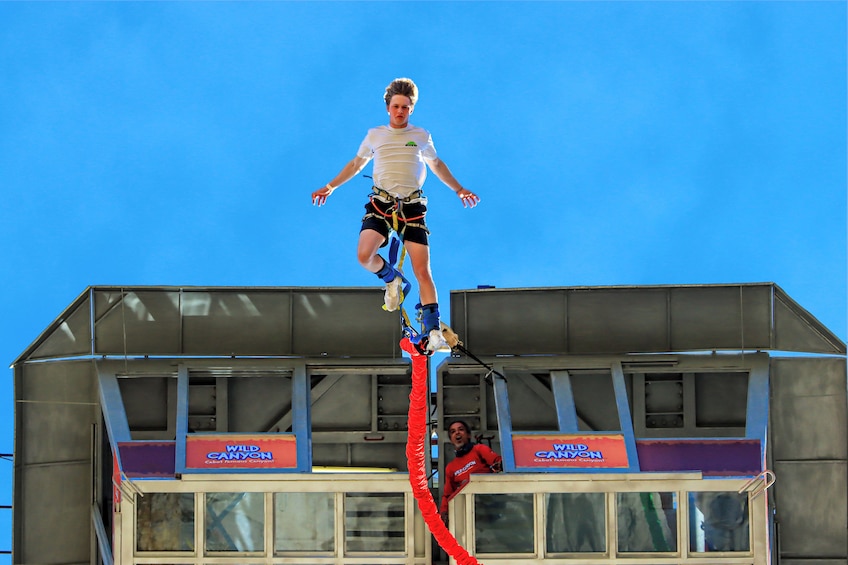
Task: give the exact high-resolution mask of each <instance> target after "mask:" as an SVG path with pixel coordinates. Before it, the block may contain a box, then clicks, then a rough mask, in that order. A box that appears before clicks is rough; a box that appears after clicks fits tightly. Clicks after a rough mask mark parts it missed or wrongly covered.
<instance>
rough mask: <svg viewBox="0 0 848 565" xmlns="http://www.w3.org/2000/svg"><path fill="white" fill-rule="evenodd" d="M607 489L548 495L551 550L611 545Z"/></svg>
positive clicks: (595, 549) (599, 548) (600, 549)
mask: <svg viewBox="0 0 848 565" xmlns="http://www.w3.org/2000/svg"><path fill="white" fill-rule="evenodd" d="M605 500H606V497H605V495H604V493H600V492H594V493H564V492H555V493H547V494H546V495H545V507H546V510H547V511H546V516H547V522H546V528H545V530H546V531H545V539H546V547H547V552H548V553H582V552H600V553H603V552H605V551H606V549H607V535H606V519H605V516H606V512H605V511H604V508H605V504H606V503H605Z"/></svg>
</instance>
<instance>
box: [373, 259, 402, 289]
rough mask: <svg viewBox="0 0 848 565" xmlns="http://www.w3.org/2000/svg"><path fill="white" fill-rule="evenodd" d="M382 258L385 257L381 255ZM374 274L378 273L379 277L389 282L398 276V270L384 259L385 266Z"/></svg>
mask: <svg viewBox="0 0 848 565" xmlns="http://www.w3.org/2000/svg"><path fill="white" fill-rule="evenodd" d="M380 259H383V258H382V257H380ZM374 274H376V275H377V276H378V277H380V278H381V279H383V282H387V283H389V282H392V281H393V280H394V279H395V277H396V276H398V272H397V270H395V268H394V267H392V266H391V265H389V262H388V261H386V260H385V259H383V268H382V269H380V270H379V271H377V272H376V273H374Z"/></svg>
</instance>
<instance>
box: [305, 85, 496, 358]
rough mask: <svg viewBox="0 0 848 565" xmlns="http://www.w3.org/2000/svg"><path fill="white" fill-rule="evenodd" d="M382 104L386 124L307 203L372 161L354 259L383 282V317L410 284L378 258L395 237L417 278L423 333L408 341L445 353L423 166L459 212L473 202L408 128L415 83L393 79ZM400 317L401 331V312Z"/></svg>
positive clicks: (419, 132)
mask: <svg viewBox="0 0 848 565" xmlns="http://www.w3.org/2000/svg"><path fill="white" fill-rule="evenodd" d="M383 99H384V101H385V103H386V111H387V112H388V114H389V124H388V125H383V126H378V127H375V128H371V129H370V130H368V133H367V135H366V136H365V139H364V140H363V141H362V143H361V144H360V146H359V150H358V151H357V152H356V156H355V157H354V158H353V159H351V160H350V162H348V163H347V164H346V165H345V166H344V167H343V168H342V170H341V171H340V172H339V173H338V174H337V175H336V176H335V177H334V178H333V179H332V180H331V181H330V182H328V183H327V184H326V185H324V186H323V187H321V188H319V189H318V190H316V191H314V192H313V193H312V204H313V205H316V206H323V205H324V204H325V203H326V201H327V198H329V197H330V195H331V194H332V193H333V191H335V190H336V189H337V188H338V187H339V186H341V185H342V184H344V183H346V182H347V181H349V180H351V179H352V178H353V177H355V176H356V175H357V174H359V173H360V171H362V169H363V168H364V167H365V165H367V164H368V162H369V161H371V160H372V159H373V160H374V171H373V177H372V180H373V181H374V186H373V187H372V194H371V195H370V197H369V199H368V202H367V203H366V204H365V215H364V216H363V218H362V227H361V229H360V232H359V243H358V246H357V258H358V259H359V263H360V264H361V265H362V266H363V267H364V268H365V269H367V270H368V271H370V272H372V273H374V274H375V275H377V276H378V277H379V278H380V279H381V280H382V281H383V282H384V283H385V285H386V292H385V297H384V301H385V304H384V306H383V308H384V309H385V310H386V311H388V312H394V311H396V310H398V309H400V307H401V304H402V303H403V301H404V299H405V298H406V295H407V294H408V292H409V290H410V288H411V285H410V283H409V281H408V280H407V279H406V278H405V277H404V276H403V275H402V274H401V271H400V269H399V268H398V267H397V266H396V265H395V261H394V260H391V261H387V260H386V259H384V258H383V257H382V256H381V255H380V254H379V253H378V251H379V250H380V248H381V247H384V246H386V245H387V244H388V242H389V236H390V234H391V233H394V234H396V235H397V237H398V238H399V239H398V240H399V241H400V242H401V243H402V245H403V248H404V251H405V252H406V253H408V254H409V258H410V261H411V262H412V270H413V273H414V274H415V278H416V280H417V281H418V293H419V297H420V303H419V304H417V305H416V307H417V308H418V310H419V318H420V321H421V325H422V331H421V333H420V334H416V335H414V336H413V337H412V339H413V340H414V341H413V343H415V344H416V346H417V347H418V348H419V350H420V351H422V352H425V353H426V354H428V355H429V354H432V353H433V352H435V351H450V345H449V344H448V343H447V342H446V341H445V338H444V335H443V334H442V330H441V320H440V314H439V303H438V294H437V292H436V284H435V282H434V281H433V274H432V271H431V268H430V247H429V240H428V235H429V233H430V232H429V230H428V229H427V226H426V224H425V221H424V217H425V216H426V214H427V197H426V196H424V193H423V191H422V186H423V185H424V180H425V179H426V177H427V167H429V168H430V170H431V171H432V172H433V174H435V175H436V176H437V177H438V178H439V180H441V181H442V182H443V183H444V184H445V185H447V186H448V187H449V188H450V189H451V190H453V191H454V192H455V193H456V195H457V196H458V197H459V199H460V200H461V201H462V205H463V206H464V207H471V208H473V207H474V206H476V205H477V203H478V202H480V198H479V197H478V196H477V195H476V194H475V193H473V192H471V191H470V190H468V189H466V188H464V187H463V186H462V185H461V184H460V183H459V181H457V180H456V178H454V176H453V173H451V171H450V169H449V168H448V166H447V165H446V164H445V162H444V161H442V160H441V159H440V158H439V157H438V155H437V154H436V148H435V146H434V145H433V139H432V136H431V135H430V132H428V131H427V130H425V129H423V128H420V127H417V126H414V125H412V124H410V123H409V117H410V115H412V112H413V110H414V109H415V104H416V102H417V101H418V87H417V86H416V85H415V83H414V82H413V81H412V80H411V79H408V78H398V79H395V80H393V81H392V82H391V83H390V84H389V85H388V86H387V87H386V90H385V94H384V97H383ZM425 165H426V166H425ZM402 320H405V321H404V323H405V324H406V325H407V326H408V320H406V315H405V313H403V312H402ZM405 333H406V332H405Z"/></svg>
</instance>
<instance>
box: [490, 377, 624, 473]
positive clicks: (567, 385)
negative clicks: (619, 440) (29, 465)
mask: <svg viewBox="0 0 848 565" xmlns="http://www.w3.org/2000/svg"><path fill="white" fill-rule="evenodd" d="M497 370H498V371H500V372H501V373H503V372H504V369H503V367H502V366H499V367H497ZM610 376H611V378H612V383H613V390H614V391H615V403H616V407H617V408H618V418H619V424H620V427H621V430H620V431H618V430H612V431H605V432H597V431H593V432H592V435H623V436H624V444H625V449H626V451H627V463H628V467H626V468H623V467H615V468H609V469H605V468H595V467H592V468H576V469H567V468H561V467H545V468H541V467H517V466H516V464H515V450H514V449H513V445H512V438H513V429H512V417H511V412H510V408H509V392H508V388H507V382H506V381H505V380H504V379H501V378H498V377H497V375H495V377H494V383H493V384H494V389H495V409H496V410H497V416H498V433H499V435H500V444H501V457H503V466H504V471H506V472H521V473H584V474H585V473H638V472H639V470H640V466H639V455H638V453H637V451H636V434H635V432H634V431H633V419H632V417H631V414H630V403H629V402H628V399H627V386H626V385H625V383H624V371H623V370H622V368H621V363H620V362H618V361H615V362H613V363H612V364H611V367H610ZM551 388H552V390H553V394H554V403H555V405H556V411H557V422H558V427H559V429H558V430H557V432H558V433H562V434H579V433H580V432H579V428H578V420H577V408H576V406H575V403H574V394H573V392H572V389H571V379H570V377H569V375H568V371H552V372H551ZM550 434H551V432H522V433H521V435H528V436H529V435H550Z"/></svg>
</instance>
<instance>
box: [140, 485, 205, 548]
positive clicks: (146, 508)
mask: <svg viewBox="0 0 848 565" xmlns="http://www.w3.org/2000/svg"><path fill="white" fill-rule="evenodd" d="M135 509H136V548H137V550H138V551H194V494H192V493H190V492H188V493H179V492H151V493H147V494H145V495H144V496H143V497H141V496H138V497H136V501H135Z"/></svg>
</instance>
